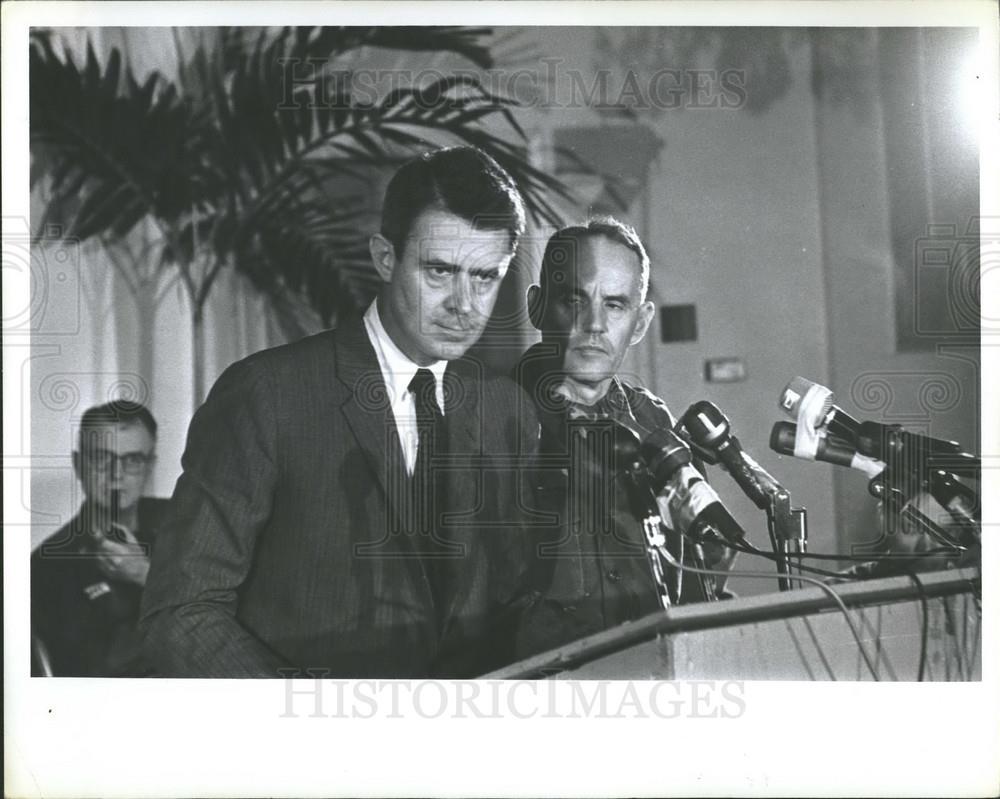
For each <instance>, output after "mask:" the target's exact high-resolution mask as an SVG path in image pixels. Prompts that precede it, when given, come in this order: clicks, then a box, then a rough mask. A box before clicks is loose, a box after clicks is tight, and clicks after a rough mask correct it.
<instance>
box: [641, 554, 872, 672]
mask: <svg viewBox="0 0 1000 799" xmlns="http://www.w3.org/2000/svg"><path fill="white" fill-rule="evenodd" d="M660 555H661V557H663V558H664V559H665V560H666V561H667V562H668V563H669V564H670V565H671V566H673V567H674V568H675V569H680V570H681V571H689V572H693V573H695V574H706V575H710V576H715V577H751V578H757V579H766V580H773V579H774V575H773V574H770V573H769V572H751V571H742V570H731V571H722V570H719V569H701V568H698V567H695V566H686V565H683V564H681V563H678V562H677V560H676V559H675V558H674V556H673V555H671V554H670V552H669V551H667V549H666V547H661V548H660ZM795 579H797V580H802V581H804V582H807V583H812V584H813V585H816V586H818V587H819V588H821V589H823V591H825V592H826V593H827V594H828V595H829V596H830V598H831V599H832V600H833V601H834V602H836V603H837V607H838V608H839V609H840V612H841V613H842V614H843V615H844V621H846V622H847V626H848V628H849V629H850V631H851V635H852V636H853V637H854V641H855V643H856V644H857V647H858V652H860V653H861V657H862V658H863V659H864V661H865V665H866V666H867V667H868V671H869V673H870V674H871V675H872V679H873V680H874V681H875V682H881V680H880V678H879V676H878V671H877V670H876V669H875V666H874V664H873V663H872V661H871V658H870V657H869V656H868V652H867V650H866V649H865V647H864V644H863V643H862V641H861V635H860V634H859V633H858V630H857V627H855V626H854V620H853V619H852V618H851V614H850V612H849V611H848V610H847V605H845V604H844V600H843V599H841V598H840V595H839V594H838V593H837V592H836V591H834V590H833V589H832V588H831V587H830V586H829V585H827V584H826V583H824V582H823V581H821V580H816V579H814V578H812V577H804V576H801V575H799V576H797V577H796V578H795Z"/></svg>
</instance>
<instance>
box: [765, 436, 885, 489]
mask: <svg viewBox="0 0 1000 799" xmlns="http://www.w3.org/2000/svg"><path fill="white" fill-rule="evenodd" d="M796 432H797V431H796V426H795V425H794V424H792V423H791V422H775V424H774V427H772V428H771V441H770V444H771V449H772V450H774V451H775V452H777V453H778V454H779V455H791V456H793V457H796V458H804V459H806V460H816V461H823V462H824V463H832V464H834V465H836V466H847V467H849V468H851V469H857V470H858V471H859V472H864V473H865V474H866V475H868V477H869V478H871V477H876V476H878V475H880V474H881V473H882V472H883V471H885V468H886V465H885V463H883V462H882V461H880V460H876V459H875V458H869V457H866V456H865V455H861V454H859V453H858V451H857V450H856V449H855V448H854V447H853V446H852V445H851V444H849V443H848V442H846V441H842V440H841V439H839V438H835V437H830V436H820V437H819V439H818V441H817V446H816V452H815V454H814V455H813V456H812V457H808V456H805V455H800V454H798V453H796V451H795V439H796Z"/></svg>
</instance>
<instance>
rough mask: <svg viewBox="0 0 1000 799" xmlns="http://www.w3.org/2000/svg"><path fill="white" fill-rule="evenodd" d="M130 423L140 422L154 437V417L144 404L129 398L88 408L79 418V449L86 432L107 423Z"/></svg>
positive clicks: (154, 437) (82, 444) (82, 445)
mask: <svg viewBox="0 0 1000 799" xmlns="http://www.w3.org/2000/svg"><path fill="white" fill-rule="evenodd" d="M132 424H141V425H142V426H143V427H145V428H146V430H148V431H149V434H150V435H151V436H152V437H153V439H154V440H155V439H156V419H154V418H153V414H152V413H150V411H149V408H147V407H146V406H145V405H141V404H140V403H138V402H131V401H130V400H115V401H114V402H109V403H107V404H105V405H95V406H94V407H93V408H88V409H87V410H85V411H84V412H83V416H82V417H81V418H80V443H79V446H80V450H81V451H82V450H83V448H84V440H85V439H84V437H85V436H86V434H87V433H88V432H90V431H93V430H96V429H97V428H99V427H107V426H108V425H132Z"/></svg>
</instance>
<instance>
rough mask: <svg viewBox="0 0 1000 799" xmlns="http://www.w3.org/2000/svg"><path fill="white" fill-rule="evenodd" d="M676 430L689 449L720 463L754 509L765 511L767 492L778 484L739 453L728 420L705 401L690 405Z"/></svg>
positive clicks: (767, 498)
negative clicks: (681, 432) (686, 442)
mask: <svg viewBox="0 0 1000 799" xmlns="http://www.w3.org/2000/svg"><path fill="white" fill-rule="evenodd" d="M680 427H681V428H682V430H683V432H684V433H686V434H687V437H688V438H689V439H690V441H691V444H692V445H693V446H695V447H696V448H698V449H699V450H707V451H708V452H710V453H711V454H712V455H714V456H716V458H717V459H718V460H719V461H721V462H722V465H723V466H724V467H725V469H726V471H727V472H729V474H730V475H732V477H733V479H734V480H735V481H736V482H737V484H738V485H739V487H740V488H742V489H743V493H744V494H746V495H747V496H748V497H749V498H750V500H751V501H752V502H753V503H754V504H755V505H756V506H757V507H758V508H760V509H761V510H767V509H768V507H769V506H770V493H771V491H772V490H777V489H778V488H779V486H778V481H777V480H775V479H774V478H773V477H772V476H771V475H770V474H768V473H767V472H766V471H765V470H764V469H763V467H761V465H760V464H759V463H757V462H756V461H755V460H754V459H753V458H751V457H750V456H749V455H747V454H746V453H745V452H744V451H743V448H742V447H741V446H740V441H739V439H738V438H737V437H736V436H734V435H733V434H732V425H731V423H730V421H729V418H728V417H727V416H726V415H725V414H724V413H723V412H722V411H721V410H720V409H719V407H718V406H717V405H715V404H714V403H711V402H708V401H707V400H700V401H698V402H696V403H694V405H692V406H691V407H690V408H688V409H687V411H685V412H684V415H683V416H681V419H680Z"/></svg>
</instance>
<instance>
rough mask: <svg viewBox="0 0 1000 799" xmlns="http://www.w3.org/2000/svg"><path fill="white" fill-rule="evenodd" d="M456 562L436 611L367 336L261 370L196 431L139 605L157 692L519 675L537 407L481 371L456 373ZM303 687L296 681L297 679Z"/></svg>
mask: <svg viewBox="0 0 1000 799" xmlns="http://www.w3.org/2000/svg"><path fill="white" fill-rule="evenodd" d="M446 393H447V394H448V395H449V398H448V399H447V400H446V402H447V405H448V409H447V420H448V431H449V447H448V451H449V460H448V462H447V463H441V464H438V465H439V466H442V467H443V468H442V470H438V471H436V472H435V474H436V475H437V476H439V477H441V479H444V480H445V483H444V490H443V491H442V492H440V494H441V495H443V496H444V497H445V498H446V501H447V507H445V508H442V509H441V510H442V511H443V526H442V527H441V528H440V529H439V532H440V533H441V535H442V537H443V538H444V539H446V541H447V543H448V545H449V547H450V549H449V552H448V557H446V558H445V559H443V560H440V561H436V563H437V564H438V565H439V566H442V567H443V568H440V569H438V571H439V572H440V573H442V574H443V575H444V576H445V583H444V585H445V586H446V590H445V591H444V592H443V594H442V596H443V600H442V601H439V602H435V600H434V598H433V595H432V593H431V588H430V585H429V583H428V579H427V576H428V569H427V564H426V562H425V557H424V556H423V555H422V554H421V552H420V550H421V547H420V546H419V545H418V544H417V542H415V540H414V538H413V536H411V535H409V527H408V525H407V522H406V520H405V518H403V516H404V515H405V514H402V513H401V512H400V508H401V502H402V498H403V497H404V496H405V495H406V494H405V492H406V491H407V490H408V488H407V486H408V484H407V479H408V478H407V477H406V471H405V466H404V461H403V456H402V450H401V449H400V446H399V442H398V436H397V434H396V427H395V422H394V419H393V415H392V410H391V408H390V406H389V403H388V398H387V396H386V387H385V383H384V381H383V379H382V375H381V372H380V370H379V366H378V362H377V360H376V356H375V352H374V350H373V349H372V346H371V343H370V342H369V340H368V337H367V334H366V333H365V330H364V326H363V323H362V321H361V320H360V319H355V320H353V321H351V322H348V323H344V324H343V325H342V326H341V328H340V329H338V330H337V331H328V332H325V333H321V334H319V335H316V336H312V337H310V338H307V339H304V340H302V341H299V342H296V343H294V344H290V345H286V346H283V347H278V348H275V349H271V350H266V351H263V352H259V353H256V354H254V355H252V356H250V357H249V358H246V359H244V360H242V361H240V362H238V363H236V364H234V365H233V366H231V367H229V369H227V370H226V372H225V373H224V374H223V375H222V377H220V378H219V380H218V382H217V383H216V385H215V386H214V388H213V389H212V391H211V393H210V395H209V397H208V399H207V401H206V402H205V404H204V405H203V406H202V407H201V408H200V409H199V410H198V412H197V413H196V414H195V417H194V419H193V420H192V422H191V428H190V431H189V434H188V441H187V447H186V451H185V453H184V456H183V459H182V465H183V469H184V471H183V474H182V476H181V477H180V479H179V480H178V482H177V486H176V488H175V491H174V496H173V499H172V507H171V513H170V518H169V520H168V523H167V526H166V529H165V530H164V533H163V534H162V535H161V541H160V545H159V546H158V548H157V551H156V554H155V557H154V559H153V562H152V566H151V569H150V575H149V580H148V582H147V587H146V593H145V597H144V602H143V624H144V628H145V631H146V643H147V649H148V653H149V655H150V656H151V658H152V659H153V662H154V663H155V664H156V666H157V667H158V669H159V670H160V671H161V672H162V673H164V674H166V675H178V676H206V677H211V676H218V677H276V676H281V675H282V674H286V673H289V672H288V671H287V670H288V669H291V670H293V671H294V670H299V671H300V672H304V671H305V670H313V673H321V674H328V675H330V676H366V677H421V676H431V675H439V676H449V677H450V676H465V675H472V674H476V673H480V672H482V671H485V670H488V669H489V668H492V667H494V666H495V665H499V663H501V662H504V661H507V660H511V659H512V658H513V654H512V650H511V646H512V639H508V637H507V635H506V633H508V632H510V633H511V634H512V629H508V626H507V625H506V623H505V622H506V620H507V619H508V618H509V617H508V615H507V612H508V611H511V612H512V611H513V610H514V609H515V608H516V600H517V599H518V598H519V591H520V587H521V584H522V581H523V579H524V577H525V570H526V565H525V563H524V557H523V547H524V543H523V538H522V532H521V528H520V526H519V524H518V508H519V507H521V506H522V505H523V504H524V503H523V502H521V497H520V495H521V493H522V491H523V489H521V487H520V486H521V478H522V474H523V472H522V470H521V468H520V464H521V463H522V459H524V458H526V457H529V456H530V455H531V454H532V453H533V452H534V450H535V448H536V446H537V435H538V425H537V421H536V420H535V416H534V411H533V409H532V407H531V405H530V403H529V402H528V401H527V400H526V398H525V397H524V396H523V393H522V392H521V391H520V389H518V388H517V386H516V385H515V384H514V383H513V382H512V381H510V380H509V379H507V378H505V377H499V376H489V375H486V374H485V373H483V372H482V370H481V369H480V368H478V367H477V365H476V364H475V363H472V362H466V361H461V362H455V363H453V364H451V365H449V368H448V372H447V374H446ZM303 676H304V674H303Z"/></svg>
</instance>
